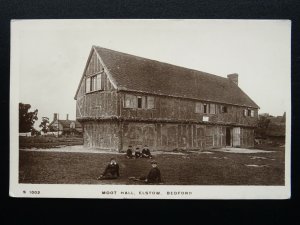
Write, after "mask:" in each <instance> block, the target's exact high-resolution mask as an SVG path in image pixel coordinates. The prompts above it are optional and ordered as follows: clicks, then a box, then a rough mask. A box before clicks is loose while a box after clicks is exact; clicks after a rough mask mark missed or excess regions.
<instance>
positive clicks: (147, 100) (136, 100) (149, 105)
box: [124, 94, 154, 109]
mask: <svg viewBox="0 0 300 225" xmlns="http://www.w3.org/2000/svg"><path fill="white" fill-rule="evenodd" d="M124 107H125V108H132V109H133V108H138V109H153V108H154V97H152V96H135V95H131V94H125V96H124Z"/></svg>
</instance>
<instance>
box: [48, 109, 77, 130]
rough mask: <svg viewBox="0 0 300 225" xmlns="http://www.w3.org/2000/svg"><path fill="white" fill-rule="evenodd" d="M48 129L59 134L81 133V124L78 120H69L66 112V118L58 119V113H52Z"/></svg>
mask: <svg viewBox="0 0 300 225" xmlns="http://www.w3.org/2000/svg"><path fill="white" fill-rule="evenodd" d="M49 129H50V131H52V132H56V131H57V132H59V133H60V134H63V135H64V134H73V135H74V134H81V133H82V126H81V124H80V123H79V122H78V121H75V120H69V115H68V114H67V116H66V119H65V120H62V119H59V117H58V114H57V113H54V116H53V121H52V122H51V123H50V124H49Z"/></svg>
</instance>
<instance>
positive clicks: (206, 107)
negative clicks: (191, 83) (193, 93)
mask: <svg viewBox="0 0 300 225" xmlns="http://www.w3.org/2000/svg"><path fill="white" fill-rule="evenodd" d="M203 113H208V105H207V104H205V103H204V104H203Z"/></svg>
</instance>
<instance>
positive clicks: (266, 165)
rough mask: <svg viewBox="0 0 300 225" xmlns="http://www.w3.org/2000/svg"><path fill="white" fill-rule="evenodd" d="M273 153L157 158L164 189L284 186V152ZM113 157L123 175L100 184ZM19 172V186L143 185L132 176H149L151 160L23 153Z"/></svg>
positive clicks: (278, 150) (97, 154)
mask: <svg viewBox="0 0 300 225" xmlns="http://www.w3.org/2000/svg"><path fill="white" fill-rule="evenodd" d="M272 150H276V151H275V152H270V153H255V154H238V153H228V152H214V151H211V152H212V153H200V154H199V153H185V154H157V155H155V157H154V158H155V160H156V161H157V162H158V166H159V168H160V170H161V173H162V177H163V180H164V184H166V185H171V184H173V185H284V148H279V147H277V148H276V149H275V148H272ZM112 156H114V157H115V158H116V159H117V161H118V163H119V165H120V175H121V177H120V178H119V179H117V180H101V181H98V180H97V179H96V178H97V176H99V175H100V174H101V173H102V171H103V170H104V168H105V166H106V164H107V163H108V162H109V159H110V158H111V157H112ZM247 165H248V166H247ZM19 168H20V169H19V182H20V183H47V184H140V183H136V182H134V181H129V180H128V177H131V176H136V177H139V176H144V175H147V173H148V171H149V170H150V168H151V165H150V160H148V159H126V158H125V157H124V155H121V154H107V153H103V154H102V153H101V154H100V153H66V152H35V151H20V160H19Z"/></svg>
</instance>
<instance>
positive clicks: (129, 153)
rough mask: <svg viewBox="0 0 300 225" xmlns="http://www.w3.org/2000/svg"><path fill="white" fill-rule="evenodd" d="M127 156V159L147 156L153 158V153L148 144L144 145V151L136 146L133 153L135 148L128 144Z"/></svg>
mask: <svg viewBox="0 0 300 225" xmlns="http://www.w3.org/2000/svg"><path fill="white" fill-rule="evenodd" d="M126 158H127V159H133V158H135V159H138V158H147V159H152V158H153V157H152V155H151V152H150V149H149V148H148V146H147V145H145V146H144V148H143V150H142V152H141V151H140V148H139V147H136V149H135V151H134V154H133V148H132V146H131V145H129V146H128V149H127V152H126Z"/></svg>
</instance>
